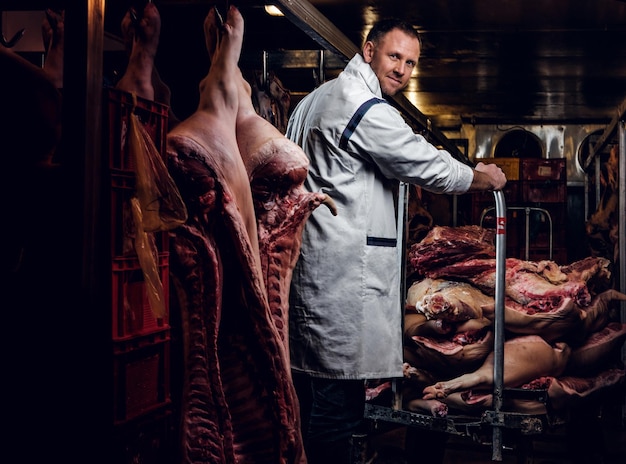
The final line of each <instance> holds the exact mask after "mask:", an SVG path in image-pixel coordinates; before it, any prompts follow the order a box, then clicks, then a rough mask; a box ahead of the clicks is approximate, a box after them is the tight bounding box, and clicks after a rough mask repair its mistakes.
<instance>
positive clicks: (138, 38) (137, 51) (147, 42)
mask: <svg viewBox="0 0 626 464" xmlns="http://www.w3.org/2000/svg"><path fill="white" fill-rule="evenodd" d="M133 15H136V12H135V11H134V10H129V11H127V12H126V15H125V16H124V19H122V35H123V37H124V40H125V44H126V47H127V48H129V47H130V48H129V49H130V54H129V57H128V66H127V67H126V71H125V72H124V75H123V76H122V78H121V79H120V80H119V82H118V83H117V85H116V86H115V87H116V88H117V89H120V90H123V91H125V92H133V93H135V94H136V95H137V96H138V97H142V98H145V99H147V100H153V101H154V87H153V86H152V72H153V70H154V59H155V57H156V53H157V48H158V46H159V34H160V33H161V16H160V15H159V11H158V10H157V8H156V6H155V5H154V4H153V3H152V2H150V3H147V4H146V6H145V8H144V10H143V14H141V16H140V17H138V19H137V20H136V21H135V20H133Z"/></svg>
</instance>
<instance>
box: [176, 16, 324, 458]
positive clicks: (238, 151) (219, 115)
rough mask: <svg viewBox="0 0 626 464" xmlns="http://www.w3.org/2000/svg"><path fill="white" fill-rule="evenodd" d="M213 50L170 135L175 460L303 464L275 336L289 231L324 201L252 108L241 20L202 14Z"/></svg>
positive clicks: (293, 252) (285, 284)
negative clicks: (190, 109)
mask: <svg viewBox="0 0 626 464" xmlns="http://www.w3.org/2000/svg"><path fill="white" fill-rule="evenodd" d="M204 27H205V36H206V42H207V49H208V51H209V56H210V58H211V67H210V70H209V73H208V75H207V76H206V78H205V79H204V80H203V81H202V83H201V84H200V103H199V106H198V109H197V111H196V112H195V113H194V114H193V115H191V116H190V117H189V118H188V119H186V120H184V121H182V122H181V123H180V124H179V125H178V126H177V127H176V128H175V129H173V130H172V131H171V132H170V133H169V134H168V140H167V156H168V162H169V167H170V171H171V172H172V176H173V177H174V178H175V180H176V182H177V185H178V187H179V189H180V192H181V195H182V197H183V198H184V200H185V202H186V205H187V209H188V216H189V218H188V220H187V222H186V223H185V224H184V225H183V226H181V227H179V228H178V229H177V230H176V231H175V234H174V237H173V240H172V251H171V252H172V277H173V281H174V283H175V288H176V290H177V296H178V301H179V312H180V317H181V326H182V329H183V345H184V347H183V348H184V349H183V351H184V353H183V355H184V384H183V386H182V398H181V419H182V448H183V449H182V451H183V460H184V462H188V463H200V462H233V463H234V462H254V463H262V462H267V463H290V462H303V461H305V459H306V458H305V456H304V452H303V447H302V439H301V435H300V426H299V410H298V403H297V398H296V396H295V391H294V389H293V384H292V381H291V375H290V370H289V362H288V355H287V350H286V346H285V342H284V340H287V339H288V337H287V334H285V331H286V328H287V327H288V324H287V321H285V320H284V319H282V317H283V316H284V315H285V314H286V310H285V304H286V298H285V296H286V291H287V290H286V289H288V288H289V279H290V275H291V274H290V271H291V267H292V266H293V256H297V254H298V247H299V244H300V242H299V237H298V234H299V233H300V231H301V228H302V226H303V224H302V222H303V221H305V220H306V219H307V217H308V214H310V212H311V211H312V210H313V209H314V208H316V207H317V206H319V205H320V204H321V203H322V202H325V201H327V200H328V199H327V198H326V197H325V196H324V195H321V194H309V193H307V192H305V191H304V190H303V188H302V181H303V180H304V177H305V176H306V169H307V164H306V159H305V158H303V157H302V156H301V155H300V154H299V152H298V151H297V150H296V148H295V146H294V145H293V144H291V143H290V142H289V141H288V140H287V139H285V138H284V137H283V136H282V134H280V133H278V131H277V130H276V129H275V128H273V127H272V126H271V124H269V123H267V121H264V120H263V119H262V118H260V117H259V116H258V115H254V114H253V111H252V112H250V109H251V108H252V104H251V102H250V89H249V86H248V85H247V83H246V82H245V81H244V79H243V77H242V75H241V71H240V70H239V68H238V65H237V61H238V58H239V53H240V51H241V43H242V39H243V18H242V17H241V15H240V13H239V11H238V10H237V9H236V8H235V7H230V9H229V11H228V14H227V17H226V21H225V23H224V24H223V25H222V24H221V21H220V17H219V14H218V13H217V11H216V10H215V9H212V10H211V11H210V12H209V14H208V15H207V17H206V19H205V23H204Z"/></svg>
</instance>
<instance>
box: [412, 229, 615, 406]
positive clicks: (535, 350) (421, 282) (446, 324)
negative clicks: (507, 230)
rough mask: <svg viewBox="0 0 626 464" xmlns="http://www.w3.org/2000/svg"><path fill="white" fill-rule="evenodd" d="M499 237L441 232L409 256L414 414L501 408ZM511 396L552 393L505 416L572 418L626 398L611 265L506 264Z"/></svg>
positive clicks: (486, 232)
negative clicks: (496, 366) (496, 394)
mask: <svg viewBox="0 0 626 464" xmlns="http://www.w3.org/2000/svg"><path fill="white" fill-rule="evenodd" d="M494 238H495V235H494V231H493V230H490V229H483V228H481V227H478V226H463V227H434V228H432V229H431V230H430V231H429V233H428V234H427V235H426V237H425V238H424V239H423V240H422V241H421V242H418V243H415V244H413V245H412V246H411V247H410V248H409V251H408V261H409V269H408V270H409V282H410V288H409V290H408V292H407V299H406V308H405V325H404V339H405V341H404V351H405V381H404V382H403V391H402V394H403V400H404V403H405V404H404V407H405V408H406V409H407V410H411V411H414V412H421V413H427V414H433V415H435V416H445V415H447V414H449V413H450V412H452V411H455V412H462V413H468V412H472V413H473V412H480V411H482V410H484V409H485V408H489V407H490V406H491V399H492V390H493V357H494V355H493V347H494V345H493V343H494V336H493V322H494V320H495V300H494V293H495V275H496V260H495V245H494V243H495V241H494ZM505 282H506V285H505V291H504V293H505V304H504V332H505V342H504V371H503V372H504V374H503V383H504V387H505V388H523V389H543V390H547V395H548V400H547V402H546V403H543V402H539V401H534V400H523V401H522V400H516V399H514V398H511V399H509V400H507V396H506V392H505V393H504V404H503V410H509V411H513V412H523V413H533V414H544V413H546V412H547V410H548V409H549V410H550V411H557V412H558V411H560V410H561V411H562V410H564V409H565V408H567V407H570V406H571V405H573V404H575V403H576V402H577V401H578V400H580V399H582V398H588V397H594V396H595V395H594V393H596V392H597V391H599V390H605V389H606V388H612V389H613V388H615V389H617V388H621V387H623V384H624V365H623V362H622V361H621V359H620V348H621V347H622V345H623V343H624V340H626V324H623V323H620V322H619V314H618V312H617V311H616V309H617V306H618V305H617V302H618V301H623V300H626V295H624V294H623V293H620V292H618V291H616V290H614V289H613V288H611V285H612V276H611V265H610V261H609V260H608V259H605V258H601V257H588V258H584V259H582V260H580V261H577V262H574V263H571V264H569V265H567V266H559V265H558V264H556V263H555V262H553V261H538V262H532V261H522V260H519V259H514V258H507V259H506V270H505Z"/></svg>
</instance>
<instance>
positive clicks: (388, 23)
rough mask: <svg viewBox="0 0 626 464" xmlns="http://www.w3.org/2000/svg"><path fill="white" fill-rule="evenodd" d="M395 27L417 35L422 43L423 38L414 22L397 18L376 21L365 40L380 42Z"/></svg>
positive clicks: (414, 35)
mask: <svg viewBox="0 0 626 464" xmlns="http://www.w3.org/2000/svg"><path fill="white" fill-rule="evenodd" d="M394 29H399V30H401V31H402V32H404V33H406V34H408V35H411V36H413V37H415V38H416V39H417V40H418V41H419V42H420V45H421V39H420V35H419V33H418V32H417V29H415V28H414V27H413V25H412V24H410V23H408V22H406V21H404V20H401V19H397V18H388V19H381V20H379V21H377V22H376V23H374V26H373V27H372V29H370V31H369V33H368V34H367V37H366V38H365V41H366V42H368V41H371V42H373V43H375V44H378V42H379V41H380V39H381V38H382V37H383V36H385V35H386V34H387V33H389V32H391V31H392V30H394Z"/></svg>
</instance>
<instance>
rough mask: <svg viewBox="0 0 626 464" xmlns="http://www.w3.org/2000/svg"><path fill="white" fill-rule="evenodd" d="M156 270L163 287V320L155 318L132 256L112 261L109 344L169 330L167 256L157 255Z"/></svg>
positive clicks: (140, 272) (136, 263)
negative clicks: (110, 331) (111, 319)
mask: <svg viewBox="0 0 626 464" xmlns="http://www.w3.org/2000/svg"><path fill="white" fill-rule="evenodd" d="M157 264H158V266H157V267H158V270H159V276H160V279H161V284H162V285H163V297H164V305H165V309H166V311H165V316H164V317H163V318H157V317H155V315H154V313H153V311H152V308H151V307H150V301H149V300H148V294H147V291H146V283H145V280H144V276H143V271H142V270H141V266H140V265H139V260H138V258H137V257H136V256H130V257H118V258H114V259H113V263H112V271H113V277H112V281H111V294H112V301H111V306H112V308H111V309H112V313H113V324H112V331H113V340H115V341H120V340H126V339H129V338H132V337H136V336H138V335H145V334H150V333H152V332H156V331H159V330H162V329H163V328H167V327H169V254H168V253H160V254H159V256H158V263H157Z"/></svg>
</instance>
